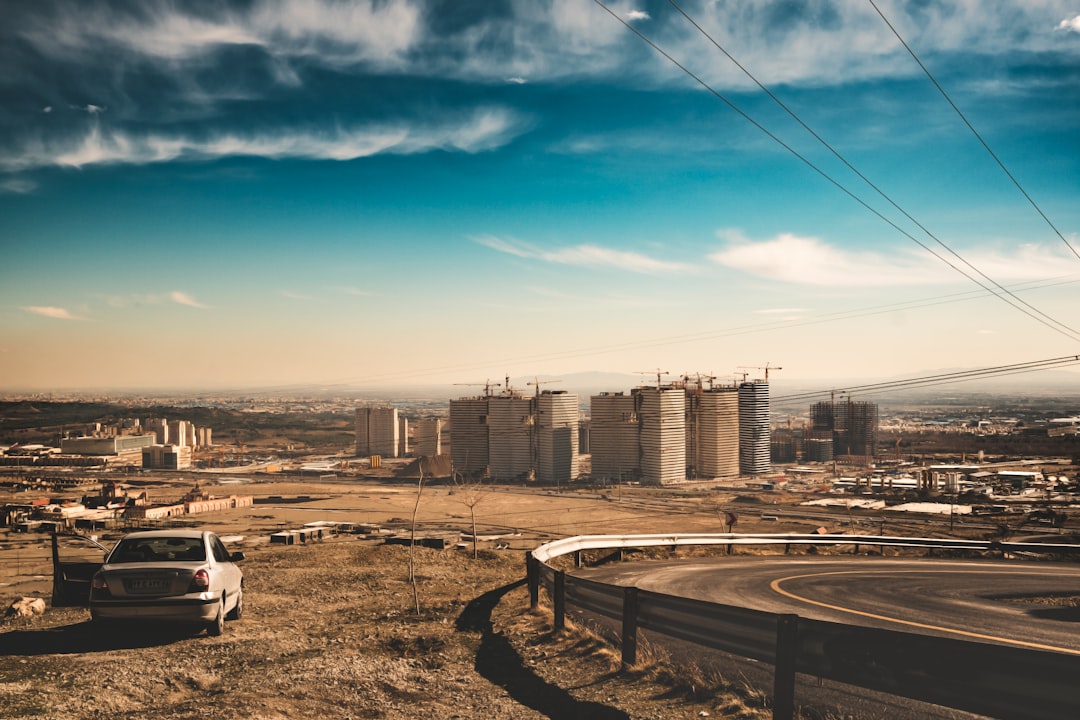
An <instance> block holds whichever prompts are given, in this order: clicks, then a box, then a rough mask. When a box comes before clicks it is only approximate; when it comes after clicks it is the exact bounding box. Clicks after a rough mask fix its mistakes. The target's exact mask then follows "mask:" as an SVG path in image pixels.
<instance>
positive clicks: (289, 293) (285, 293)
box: [278, 290, 314, 301]
mask: <svg viewBox="0 0 1080 720" xmlns="http://www.w3.org/2000/svg"><path fill="white" fill-rule="evenodd" d="M278 295H280V296H281V297H283V298H288V299H290V300H304V301H307V300H314V298H313V297H311V296H310V295H305V294H303V293H298V292H296V291H294V290H278Z"/></svg>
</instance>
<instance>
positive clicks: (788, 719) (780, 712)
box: [772, 615, 799, 720]
mask: <svg viewBox="0 0 1080 720" xmlns="http://www.w3.org/2000/svg"><path fill="white" fill-rule="evenodd" d="M798 649H799V616H798V615H777V617H776V663H775V665H774V669H773V715H772V716H773V720H793V718H794V717H795V654H796V653H797V652H798Z"/></svg>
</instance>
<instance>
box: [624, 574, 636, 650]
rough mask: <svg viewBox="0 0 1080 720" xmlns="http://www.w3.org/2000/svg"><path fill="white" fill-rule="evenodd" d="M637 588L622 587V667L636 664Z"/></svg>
mask: <svg viewBox="0 0 1080 720" xmlns="http://www.w3.org/2000/svg"><path fill="white" fill-rule="evenodd" d="M637 609H638V589H637V588H636V587H628V588H623V604H622V664H623V668H628V667H631V666H632V665H636V664H637Z"/></svg>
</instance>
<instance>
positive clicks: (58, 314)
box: [22, 305, 86, 320]
mask: <svg viewBox="0 0 1080 720" xmlns="http://www.w3.org/2000/svg"><path fill="white" fill-rule="evenodd" d="M22 309H23V310H25V311H26V312H28V313H33V314H34V315H41V316H42V317H47V318H54V319H56V320H85V319H86V318H83V317H80V316H78V315H73V314H72V313H71V312H70V311H68V310H67V309H66V308H62V307H52V306H49V305H24V306H23V308H22Z"/></svg>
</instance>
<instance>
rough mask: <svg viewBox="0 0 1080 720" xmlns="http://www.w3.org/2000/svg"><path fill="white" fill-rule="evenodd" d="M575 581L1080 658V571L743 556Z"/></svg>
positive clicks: (608, 569) (646, 565)
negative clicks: (1078, 601) (632, 588)
mask: <svg viewBox="0 0 1080 720" xmlns="http://www.w3.org/2000/svg"><path fill="white" fill-rule="evenodd" d="M575 574H576V575H580V576H582V577H588V578H591V579H595V580H602V581H604V582H610V583H614V584H618V585H636V586H637V587H639V588H641V589H643V590H651V591H654V592H662V593H668V594H671V595H680V596H683V597H690V598H696V599H700V600H708V601H710V602H717V603H723V604H726V605H739V606H742V607H751V608H755V609H758V610H765V611H768V612H775V613H795V614H797V615H800V616H802V617H809V618H815V619H819V620H829V621H833V622H842V623H847V624H858V625H867V626H871V627H878V628H884V629H889V630H898V631H902V632H915V633H924V634H931V635H938V636H943V637H953V638H957V639H962V640H972V641H978V642H993V643H1001V644H1006V645H1011V646H1019V647H1028V648H1034V649H1039V650H1051V651H1055V652H1065V653H1070V654H1076V655H1080V632H1077V630H1078V629H1080V625H1078V622H1080V607H1076V606H1070V605H1069V603H1070V601H1071V603H1076V602H1077V599H1078V598H1080V567H1077V566H1075V565H1062V564H1049V563H1028V562H1020V561H994V560H934V559H918V560H900V559H882V558H867V557H848V558H843V559H838V558H835V557H829V558H807V557H805V556H803V557H798V558H794V557H791V558H789V557H761V556H741V557H740V556H736V557H726V558H718V559H708V560H705V559H698V560H681V561H667V562H649V561H646V562H634V563H623V564H619V565H610V566H605V567H597V568H587V569H582V570H580V571H577V572H576V573H575ZM1055 602H1056V603H1057V604H1055Z"/></svg>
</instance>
